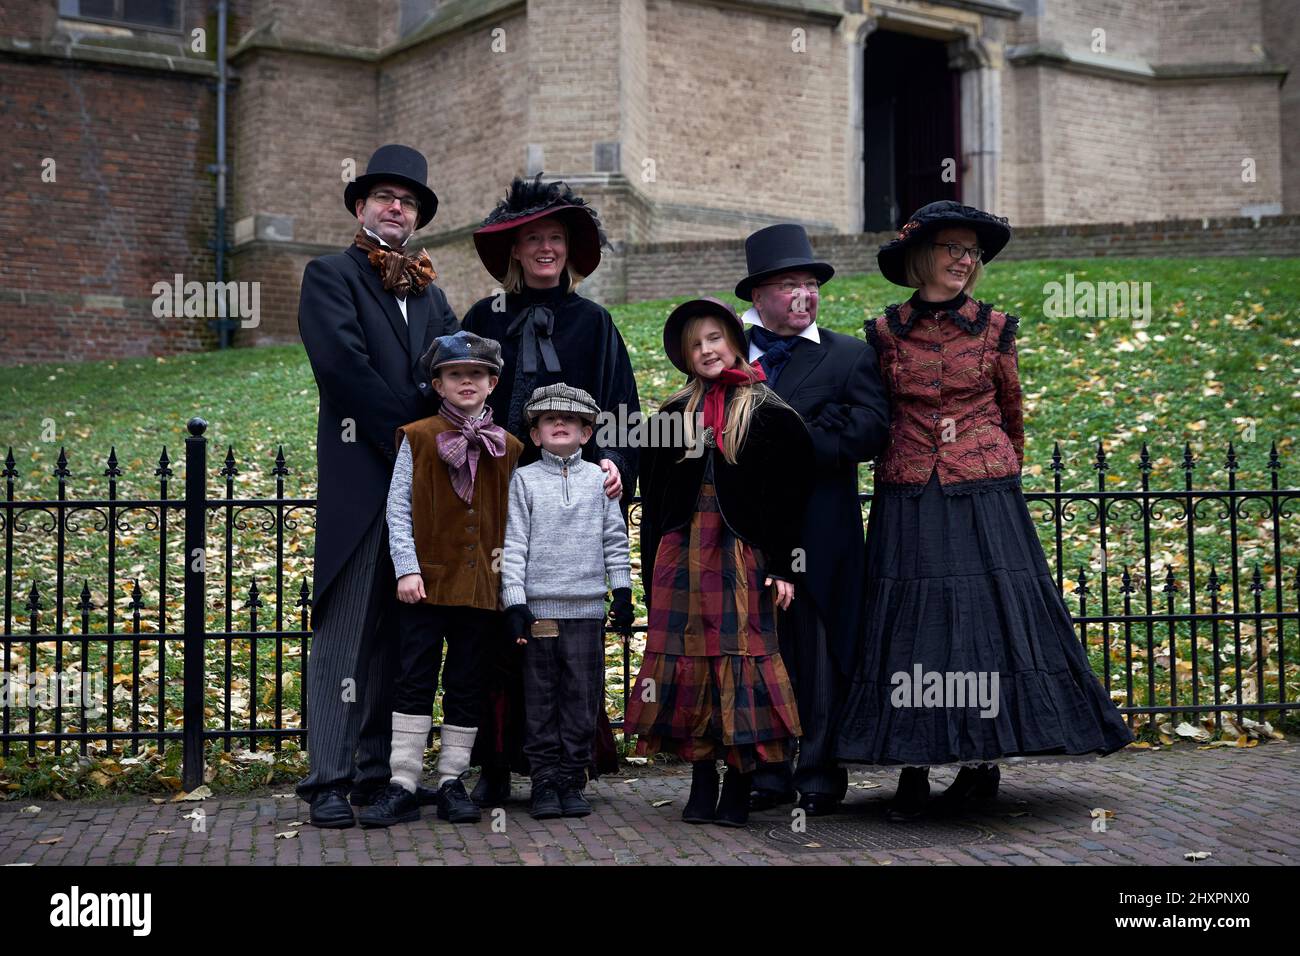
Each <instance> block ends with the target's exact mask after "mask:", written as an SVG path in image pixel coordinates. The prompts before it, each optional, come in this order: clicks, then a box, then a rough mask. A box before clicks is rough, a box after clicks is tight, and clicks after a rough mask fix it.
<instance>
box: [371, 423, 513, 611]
mask: <svg viewBox="0 0 1300 956" xmlns="http://www.w3.org/2000/svg"><path fill="white" fill-rule="evenodd" d="M451 429H452V425H451V424H450V423H449V422H448V421H447V420H446V419H445V418H443V417H442V416H440V415H434V416H433V417H431V418H422V419H420V420H419V421H418V422H411V423H410V424H409V425H403V426H402V427H401V428H399V429H397V436H396V438H395V439H394V446H400V445H401V442H402V436H403V435H405V436H406V440H407V442H408V443H409V444H410V446H411V471H412V476H411V525H412V531H413V534H414V536H415V554H416V557H417V558H418V559H419V561H420V575H421V576H422V577H423V578H424V591H425V597H424V602H423V603H425V604H441V605H444V606H452V607H477V608H483V609H485V610H489V611H495V610H498V609H499V608H500V606H501V573H500V571H499V570H498V568H499V567H500V555H501V548H502V547H503V545H504V544H505V537H506V511H507V507H508V504H509V495H510V476H511V474H513V473H514V470H515V463H516V462H518V461H519V454H520V452H522V451H523V449H524V446H523V445H521V444H520V443H519V440H518V439H517V438H515V437H514V436H513V435H511V434H509V433H507V434H506V453H505V454H504V455H503V456H501V457H500V458H493V457H492V456H491V455H489V454H487V452H483V453H481V454H480V455H479V459H478V470H477V473H476V476H475V479H474V497H473V500H472V501H470V503H469V504H466V503H465V502H464V501H463V500H461V498H460V496H459V495H457V494H456V492H455V491H454V490H453V489H452V486H451V474H450V472H448V470H447V463H446V462H444V461H443V460H442V459H441V458H439V457H438V436H439V435H440V434H441V433H442V432H445V431H450V430H451Z"/></svg>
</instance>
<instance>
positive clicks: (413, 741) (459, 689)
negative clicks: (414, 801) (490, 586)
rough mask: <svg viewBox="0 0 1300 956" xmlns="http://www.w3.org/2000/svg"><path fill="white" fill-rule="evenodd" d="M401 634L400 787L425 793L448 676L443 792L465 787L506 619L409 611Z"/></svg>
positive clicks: (402, 614) (477, 611) (403, 610)
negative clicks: (428, 752) (428, 751)
mask: <svg viewBox="0 0 1300 956" xmlns="http://www.w3.org/2000/svg"><path fill="white" fill-rule="evenodd" d="M398 630H399V634H400V637H401V642H400V647H399V649H398V660H399V666H400V669H399V672H398V678H397V686H396V688H395V689H394V692H393V745H392V748H391V757H390V761H389V766H390V770H391V772H392V780H393V782H394V783H398V784H400V785H401V786H402V787H404V788H405V789H406V790H408V791H410V792H412V793H414V792H415V790H416V787H417V786H418V783H419V778H420V771H421V768H422V765H423V758H424V743H425V740H426V739H427V737H428V734H429V728H430V725H431V722H432V721H431V718H430V712H431V711H432V710H433V699H434V697H435V696H437V693H438V672H439V670H441V671H442V689H443V693H442V734H441V737H442V748H441V751H440V753H439V755H438V786H439V789H440V790H441V789H442V786H443V784H449V783H451V782H453V781H458V778H459V777H460V776H461V775H462V774H464V773H465V771H466V770H468V769H469V761H470V753H471V751H472V750H473V747H474V738H475V736H476V735H477V734H478V725H479V717H480V710H481V704H482V700H483V679H484V670H485V668H486V666H487V662H488V650H489V647H490V642H491V641H492V640H494V639H496V640H500V639H501V620H500V615H499V613H498V612H496V611H488V610H484V609H481V608H473V607H446V606H442V605H437V604H425V603H424V602H419V603H417V604H406V603H402V604H400V606H399V608H398ZM444 645H445V646H446V649H447V654H446V662H445V664H444V661H443V647H444ZM457 786H459V783H458V782H457ZM465 799H466V801H467V800H468V797H466V798H465Z"/></svg>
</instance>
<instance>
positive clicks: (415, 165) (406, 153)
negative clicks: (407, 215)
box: [343, 143, 438, 229]
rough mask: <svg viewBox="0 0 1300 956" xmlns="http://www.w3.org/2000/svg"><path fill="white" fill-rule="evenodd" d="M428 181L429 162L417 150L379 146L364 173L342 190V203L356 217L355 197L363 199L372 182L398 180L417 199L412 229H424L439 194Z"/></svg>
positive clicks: (394, 145) (436, 203) (436, 206)
mask: <svg viewBox="0 0 1300 956" xmlns="http://www.w3.org/2000/svg"><path fill="white" fill-rule="evenodd" d="M428 180H429V163H428V162H427V161H426V160H425V158H424V154H423V153H421V152H420V151H419V150H418V149H412V148H411V147H410V146H402V145H399V144H397V143H390V144H389V145H387V146H380V147H379V148H378V149H377V150H375V153H374V155H373V156H371V157H370V162H368V163H367V164H366V172H365V175H364V176H358V177H357V178H356V179H354V180H352V182H350V183H348V185H347V188H346V189H344V190H343V206H344V208H346V209H347V211H348V213H349V214H351V215H353V216H355V215H356V214H357V200H358V199H365V198H366V196H367V195H368V194H369V193H370V188H371V187H372V186H374V185H375V183H378V182H390V183H397V184H399V185H402V186H405V187H407V188H408V189H410V190H411V191H412V192H413V193H415V195H416V197H417V198H418V199H419V200H420V215H419V217H418V218H417V219H416V221H415V228H416V229H423V228H424V227H425V226H427V225H428V224H429V220H431V219H432V218H433V214H434V213H436V212H437V211H438V197H437V196H436V195H434V192H433V190H432V189H430V188H429V187H428V185H427V184H428Z"/></svg>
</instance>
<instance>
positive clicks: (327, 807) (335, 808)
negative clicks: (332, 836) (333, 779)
mask: <svg viewBox="0 0 1300 956" xmlns="http://www.w3.org/2000/svg"><path fill="white" fill-rule="evenodd" d="M346 793H347V789H346V788H345V787H330V788H327V789H325V790H318V791H316V793H315V794H313V795H312V798H311V825H312V826H314V827H322V828H324V829H326V830H346V829H347V828H348V827H351V826H356V823H357V821H356V817H354V816H353V815H352V807H350V806H349V805H348V798H347V797H346V796H345V794H346Z"/></svg>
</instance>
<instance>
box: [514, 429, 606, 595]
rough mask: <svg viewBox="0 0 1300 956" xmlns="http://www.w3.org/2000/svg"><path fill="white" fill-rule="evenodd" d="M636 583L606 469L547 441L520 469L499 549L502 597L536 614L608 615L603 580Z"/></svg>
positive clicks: (516, 472) (579, 451)
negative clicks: (561, 452) (537, 457)
mask: <svg viewBox="0 0 1300 956" xmlns="http://www.w3.org/2000/svg"><path fill="white" fill-rule="evenodd" d="M607 580H608V586H609V588H610V589H611V590H612V589H614V588H628V587H631V586H632V569H631V566H630V564H629V561H628V544H627V526H626V525H625V524H624V523H623V514H622V512H621V511H620V510H619V507H618V502H617V501H612V500H610V498H609V497H608V496H607V495H606V494H605V473H604V472H603V471H602V470H601V468H600V466H599V465H596V464H593V463H592V462H589V461H583V460H582V449H581V448H579V449H578V450H577V451H576V452H574V453H573V454H572V455H570V456H569V457H568V458H560V457H558V456H556V455H553V454H551V453H550V452H549V451H547V450H546V449H545V448H543V449H542V459H541V461H537V462H533V464H531V465H525V466H524V467H523V468H518V469H516V470H515V473H514V476H513V477H512V478H511V479H510V511H509V514H508V516H507V518H506V540H505V550H504V551H503V553H502V556H501V604H502V606H503V607H510V606H512V605H515V604H527V605H528V609H529V610H530V611H531V612H532V613H533V614H534V615H536V616H537V617H539V618H603V617H604V616H605V587H606V581H607Z"/></svg>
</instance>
